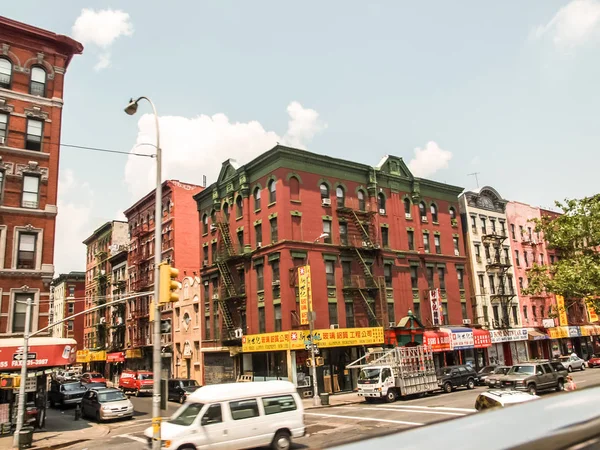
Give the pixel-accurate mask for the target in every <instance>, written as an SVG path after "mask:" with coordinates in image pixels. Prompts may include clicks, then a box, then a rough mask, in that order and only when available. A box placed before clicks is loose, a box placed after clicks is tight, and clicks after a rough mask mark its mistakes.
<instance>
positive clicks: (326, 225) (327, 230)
mask: <svg viewBox="0 0 600 450" xmlns="http://www.w3.org/2000/svg"><path fill="white" fill-rule="evenodd" d="M323 234H326V235H327V236H325V237H324V238H323V242H325V243H326V244H331V242H332V241H331V220H323Z"/></svg>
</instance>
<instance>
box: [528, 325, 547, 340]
mask: <svg viewBox="0 0 600 450" xmlns="http://www.w3.org/2000/svg"><path fill="white" fill-rule="evenodd" d="M527 334H528V335H529V340H530V341H541V340H544V339H549V338H550V337H549V336H548V335H547V334H546V333H542V332H541V331H538V330H535V329H533V328H527Z"/></svg>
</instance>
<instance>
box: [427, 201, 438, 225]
mask: <svg viewBox="0 0 600 450" xmlns="http://www.w3.org/2000/svg"><path fill="white" fill-rule="evenodd" d="M429 210H430V211H431V221H432V222H437V221H438V210H437V206H435V204H433V203H432V204H431V206H430V207H429Z"/></svg>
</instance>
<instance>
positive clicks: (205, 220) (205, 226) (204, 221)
mask: <svg viewBox="0 0 600 450" xmlns="http://www.w3.org/2000/svg"><path fill="white" fill-rule="evenodd" d="M207 233H208V215H206V214H204V215H203V216H202V234H207Z"/></svg>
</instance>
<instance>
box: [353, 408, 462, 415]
mask: <svg viewBox="0 0 600 450" xmlns="http://www.w3.org/2000/svg"><path fill="white" fill-rule="evenodd" d="M362 409H366V410H367V411H396V412H403V413H415V414H439V415H442V416H466V414H465V413H457V412H448V411H433V410H426V409H404V408H402V409H400V408H385V407H384V408H362Z"/></svg>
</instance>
